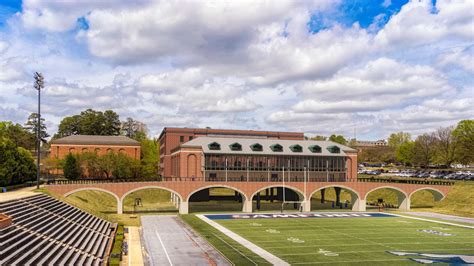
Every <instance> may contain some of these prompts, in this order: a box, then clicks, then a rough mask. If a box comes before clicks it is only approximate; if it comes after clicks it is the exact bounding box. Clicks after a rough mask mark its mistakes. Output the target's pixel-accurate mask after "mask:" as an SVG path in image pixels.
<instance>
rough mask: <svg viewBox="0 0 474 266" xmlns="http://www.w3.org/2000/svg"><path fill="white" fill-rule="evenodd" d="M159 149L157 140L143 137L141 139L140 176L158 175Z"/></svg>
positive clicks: (150, 176) (151, 176)
mask: <svg viewBox="0 0 474 266" xmlns="http://www.w3.org/2000/svg"><path fill="white" fill-rule="evenodd" d="M159 150H160V147H159V142H158V140H156V139H144V140H142V141H141V164H142V177H144V178H153V177H157V176H158V165H159V158H160V154H159Z"/></svg>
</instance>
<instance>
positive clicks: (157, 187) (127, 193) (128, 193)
mask: <svg viewBox="0 0 474 266" xmlns="http://www.w3.org/2000/svg"><path fill="white" fill-rule="evenodd" d="M143 189H162V190H166V191H168V192H171V193H173V194H176V195H177V196H178V197H179V200H180V201H183V196H181V194H180V193H178V192H176V191H175V190H173V189H171V188H167V187H163V186H154V185H149V186H143V187H137V188H134V189H131V190H129V191H127V192H125V193H124V194H123V195H122V197H121V198H120V202H122V204H123V200H124V199H125V197H126V196H128V195H130V194H132V193H133V192H136V191H140V190H143Z"/></svg>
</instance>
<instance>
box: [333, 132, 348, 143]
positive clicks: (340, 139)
mask: <svg viewBox="0 0 474 266" xmlns="http://www.w3.org/2000/svg"><path fill="white" fill-rule="evenodd" d="M329 140H330V141H333V142H336V143H339V144H342V145H346V144H347V140H346V139H345V138H344V136H342V135H337V136H336V135H335V134H332V135H331V136H330V137H329Z"/></svg>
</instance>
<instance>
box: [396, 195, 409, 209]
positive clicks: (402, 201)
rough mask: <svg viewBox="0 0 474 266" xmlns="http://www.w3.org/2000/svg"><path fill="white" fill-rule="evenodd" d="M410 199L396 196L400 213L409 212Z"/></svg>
mask: <svg viewBox="0 0 474 266" xmlns="http://www.w3.org/2000/svg"><path fill="white" fill-rule="evenodd" d="M410 205H411V202H410V198H408V197H405V196H401V195H400V196H398V209H399V210H401V211H409V210H410Z"/></svg>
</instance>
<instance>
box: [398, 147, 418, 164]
mask: <svg viewBox="0 0 474 266" xmlns="http://www.w3.org/2000/svg"><path fill="white" fill-rule="evenodd" d="M414 148H415V142H413V141H407V142H404V143H402V144H400V146H398V148H397V150H396V152H395V154H396V158H397V161H398V162H401V163H403V164H404V165H407V164H411V163H412V162H413V158H414Z"/></svg>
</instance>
